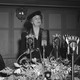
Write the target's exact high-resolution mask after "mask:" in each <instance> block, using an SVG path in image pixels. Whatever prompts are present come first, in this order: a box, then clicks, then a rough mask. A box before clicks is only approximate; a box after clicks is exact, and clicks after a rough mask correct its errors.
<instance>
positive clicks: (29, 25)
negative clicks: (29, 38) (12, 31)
mask: <svg viewBox="0 0 80 80" xmlns="http://www.w3.org/2000/svg"><path fill="white" fill-rule="evenodd" d="M24 29H25V30H26V31H30V30H31V29H32V24H31V22H29V21H26V22H25V23H24Z"/></svg>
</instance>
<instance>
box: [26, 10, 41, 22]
mask: <svg viewBox="0 0 80 80" xmlns="http://www.w3.org/2000/svg"><path fill="white" fill-rule="evenodd" d="M35 15H39V16H40V17H41V19H42V14H41V11H35V12H33V13H32V14H30V15H29V16H28V17H27V20H28V21H30V20H31V19H32V18H33V17H34V16H35Z"/></svg>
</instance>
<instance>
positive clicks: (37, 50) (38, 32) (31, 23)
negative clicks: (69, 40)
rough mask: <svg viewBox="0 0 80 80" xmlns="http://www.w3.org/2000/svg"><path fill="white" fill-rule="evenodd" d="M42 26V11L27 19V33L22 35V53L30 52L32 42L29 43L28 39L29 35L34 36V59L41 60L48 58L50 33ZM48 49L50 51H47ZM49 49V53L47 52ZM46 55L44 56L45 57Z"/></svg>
mask: <svg viewBox="0 0 80 80" xmlns="http://www.w3.org/2000/svg"><path fill="white" fill-rule="evenodd" d="M41 25H42V14H41V12H40V11H36V12H33V13H32V14H30V15H29V16H28V17H27V22H26V23H25V25H24V26H25V28H26V31H24V32H22V34H21V53H24V52H25V51H27V52H28V49H29V50H30V42H28V43H27V40H28V39H26V37H27V35H29V34H32V35H34V40H33V44H32V45H33V46H32V45H31V49H33V51H32V52H31V56H32V58H35V57H36V58H37V59H41V58H43V57H48V55H49V53H50V51H48V50H49V31H48V30H44V29H42V28H41ZM47 48H48V49H47ZM46 49H47V51H46ZM43 51H45V52H43ZM43 54H44V56H43Z"/></svg>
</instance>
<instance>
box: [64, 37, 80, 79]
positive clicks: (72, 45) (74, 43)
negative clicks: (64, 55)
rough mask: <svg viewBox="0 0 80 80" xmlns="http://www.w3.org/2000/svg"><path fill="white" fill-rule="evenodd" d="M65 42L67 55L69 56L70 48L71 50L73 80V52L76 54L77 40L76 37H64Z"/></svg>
mask: <svg viewBox="0 0 80 80" xmlns="http://www.w3.org/2000/svg"><path fill="white" fill-rule="evenodd" d="M66 42H67V44H68V54H69V52H70V51H69V50H70V48H71V49H72V51H73V53H72V80H74V54H75V51H76V53H77V54H78V43H79V38H78V37H76V36H67V37H66Z"/></svg>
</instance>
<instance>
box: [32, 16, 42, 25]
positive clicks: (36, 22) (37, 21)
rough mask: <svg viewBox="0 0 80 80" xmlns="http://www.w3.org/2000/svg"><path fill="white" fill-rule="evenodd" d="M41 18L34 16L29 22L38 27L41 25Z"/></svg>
mask: <svg viewBox="0 0 80 80" xmlns="http://www.w3.org/2000/svg"><path fill="white" fill-rule="evenodd" d="M41 22H42V20H41V17H40V16H39V15H35V16H34V17H33V18H32V20H31V23H32V24H33V25H34V26H40V25H41Z"/></svg>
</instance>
